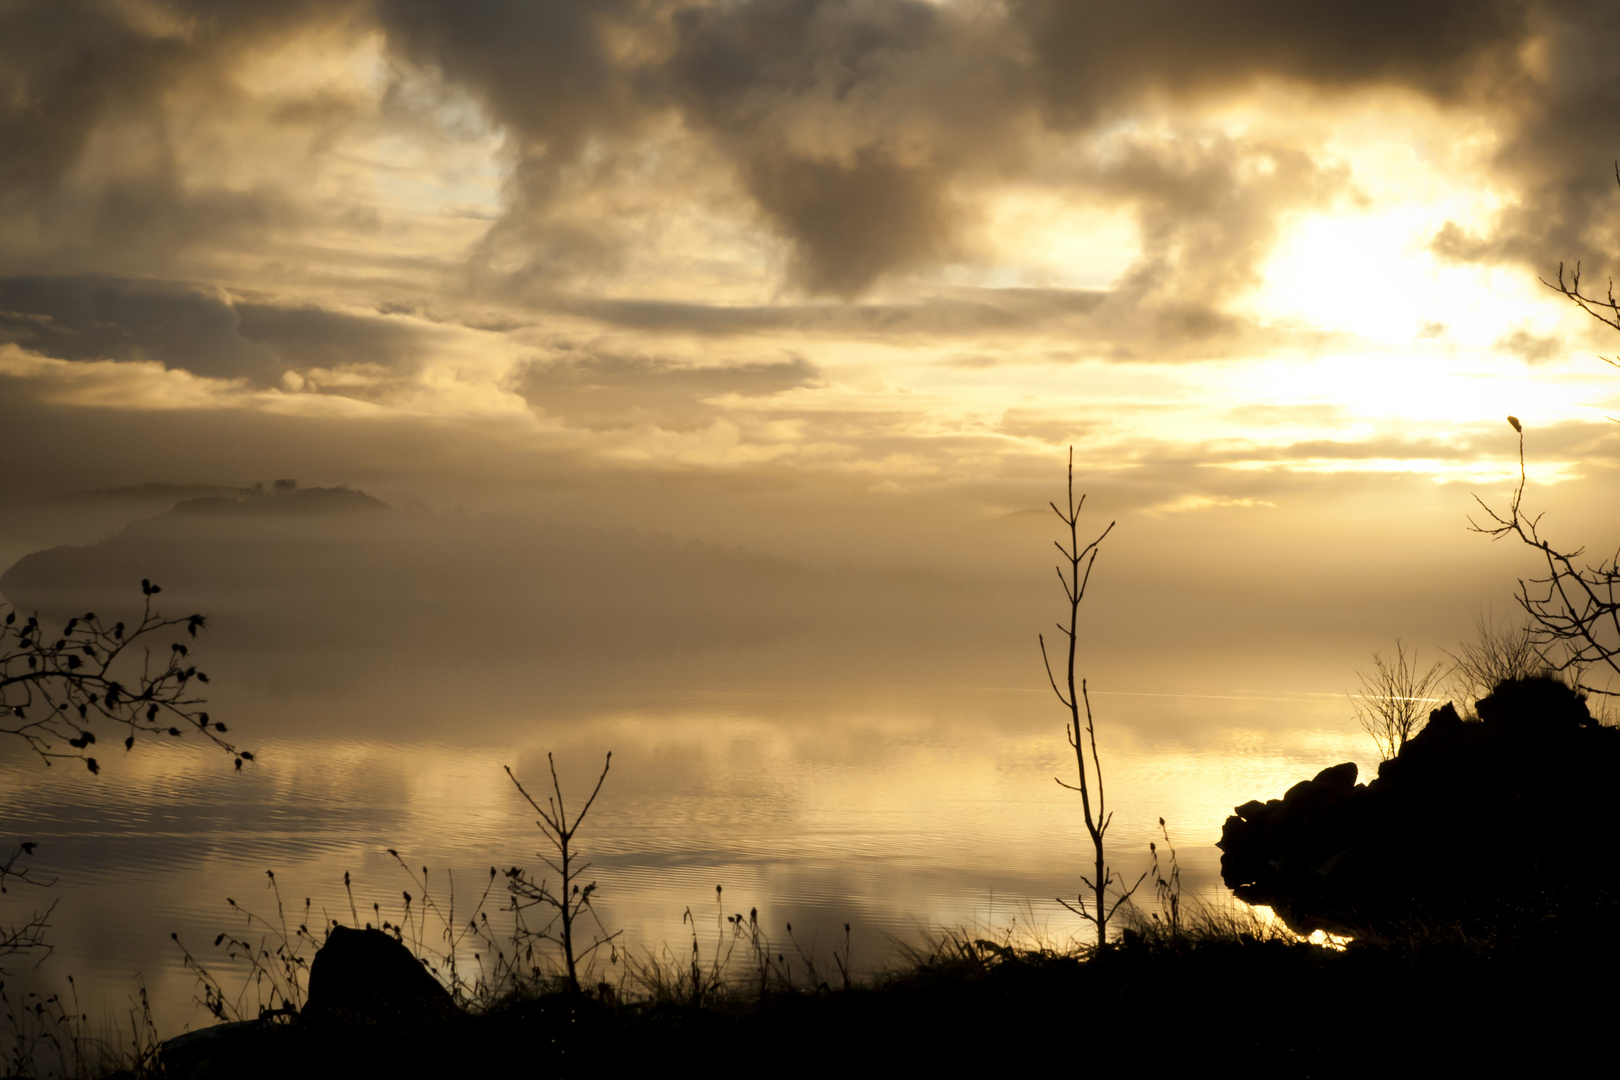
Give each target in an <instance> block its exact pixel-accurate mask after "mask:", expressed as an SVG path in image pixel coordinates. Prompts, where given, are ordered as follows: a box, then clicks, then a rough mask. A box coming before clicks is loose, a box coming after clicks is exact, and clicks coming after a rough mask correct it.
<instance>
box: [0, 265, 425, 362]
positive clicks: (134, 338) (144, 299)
mask: <svg viewBox="0 0 1620 1080" xmlns="http://www.w3.org/2000/svg"><path fill="white" fill-rule="evenodd" d="M0 341H7V342H12V343H15V344H17V345H20V346H22V347H24V348H26V349H29V350H31V351H33V352H37V353H39V354H41V355H43V356H50V357H54V358H56V359H59V360H155V361H158V362H161V363H162V364H163V365H164V366H165V367H168V368H176V369H183V370H186V371H190V372H192V373H193V374H196V375H203V376H207V377H211V378H221V379H247V380H248V381H249V382H251V383H254V384H256V385H268V384H270V383H273V382H274V381H275V380H276V379H278V378H279V377H280V376H281V373H282V372H284V371H286V370H289V369H292V368H307V367H312V366H318V367H325V368H338V367H346V366H355V365H376V366H380V367H385V368H390V369H399V368H405V367H408V366H409V364H410V363H411V362H412V361H413V360H414V359H415V357H416V356H417V355H419V353H420V351H421V346H422V334H421V332H420V331H418V330H416V329H415V328H412V327H409V326H407V325H405V324H403V323H401V322H399V321H398V320H391V319H387V318H382V317H371V316H360V315H350V314H346V313H343V312H335V311H327V310H322V309H319V308H313V307H287V306H279V305H275V304H270V303H263V302H257V303H256V302H248V301H241V300H236V299H234V298H232V297H231V296H230V295H229V294H227V293H225V292H224V291H223V290H221V289H217V288H210V287H207V286H202V285H194V284H190V283H186V282H175V281H143V280H131V279H126V278H115V277H109V276H105V275H82V276H76V277H15V278H0Z"/></svg>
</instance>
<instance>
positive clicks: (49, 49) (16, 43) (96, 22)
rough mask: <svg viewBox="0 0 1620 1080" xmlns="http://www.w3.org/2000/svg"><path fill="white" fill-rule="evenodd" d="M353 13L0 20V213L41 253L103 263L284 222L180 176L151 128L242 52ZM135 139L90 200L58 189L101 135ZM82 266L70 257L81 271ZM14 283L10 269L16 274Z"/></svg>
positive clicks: (226, 7) (120, 12)
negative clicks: (111, 255) (90, 254)
mask: <svg viewBox="0 0 1620 1080" xmlns="http://www.w3.org/2000/svg"><path fill="white" fill-rule="evenodd" d="M362 7H363V5H362V4H360V3H358V2H340V3H332V4H318V3H313V2H302V0H295V2H290V3H280V2H274V0H236V2H224V3H203V2H201V0H177V2H171V3H168V4H162V5H154V6H152V7H151V8H149V9H147V10H145V11H144V12H142V11H141V10H140V9H137V8H136V7H135V6H134V5H130V6H128V7H120V6H117V5H108V4H103V3H95V2H91V0H60V2H53V3H29V2H24V3H17V4H8V5H5V7H4V8H3V9H0V147H4V148H5V149H4V153H0V208H4V210H5V211H6V213H7V214H8V215H9V216H11V217H12V218H13V222H12V223H13V225H15V224H16V223H18V222H23V223H32V224H33V225H35V226H36V227H37V228H38V231H39V232H40V233H41V234H43V235H44V236H45V237H46V238H47V239H49V238H53V237H54V238H55V239H57V240H58V241H64V240H68V239H69V238H71V239H72V240H76V241H78V242H79V243H84V242H88V243H90V244H93V245H94V246H95V248H96V249H97V250H98V251H100V252H101V253H102V254H103V255H105V254H107V249H122V248H131V249H140V250H146V251H149V252H150V251H170V250H174V249H176V248H179V247H182V246H184V245H185V244H187V243H191V242H195V241H197V240H200V239H209V240H212V241H214V242H221V241H225V242H228V241H229V240H231V239H232V238H233V237H235V236H236V234H239V233H240V232H241V231H242V230H243V229H248V230H251V229H254V228H257V227H261V226H263V225H265V224H268V223H271V222H278V223H286V222H287V221H288V220H289V219H290V217H291V216H292V211H291V209H290V206H289V204H288V202H287V201H286V200H284V199H282V198H280V197H279V196H278V195H277V194H276V193H274V192H265V191H241V190H225V189H220V188H214V187H210V186H207V185H201V186H199V185H196V184H193V183H190V182H188V179H189V178H187V177H185V176H183V175H181V171H180V166H179V165H178V164H177V162H176V161H175V158H174V155H173V152H172V147H171V146H170V145H169V141H170V140H169V133H168V132H167V130H166V129H165V126H164V125H163V124H162V123H161V121H160V120H159V114H160V112H161V109H162V104H163V97H164V95H165V94H168V93H170V92H173V91H174V90H175V89H176V88H177V87H179V86H180V85H181V84H182V83H183V82H185V81H187V80H190V81H192V82H193V83H198V84H202V85H203V86H205V87H206V86H208V85H209V84H212V83H216V82H220V81H222V80H223V78H224V76H225V74H226V72H227V71H228V69H229V67H230V65H231V64H232V63H233V62H234V61H235V60H236V59H237V58H238V57H240V56H241V55H242V54H243V53H244V52H246V51H249V50H252V49H257V48H262V47H264V46H265V45H267V44H269V43H272V42H274V41H275V40H277V39H278V38H280V37H282V36H284V35H286V34H289V33H293V32H297V31H300V30H304V29H308V28H309V27H310V26H311V25H316V24H326V23H334V22H341V21H343V20H346V19H350V18H352V17H353V16H354V15H355V13H356V12H357V11H359V10H361V8H362ZM107 127H122V128H124V129H126V130H128V131H132V132H139V133H140V136H141V139H140V141H141V145H142V154H141V155H140V160H139V161H136V162H130V163H120V167H119V171H118V172H117V173H116V174H115V175H112V176H109V177H104V178H102V180H103V183H102V184H101V185H100V187H99V188H97V189H95V190H91V191H88V192H69V191H68V190H66V189H65V188H64V187H63V186H62V181H63V180H64V177H66V175H67V174H68V173H69V171H70V170H71V169H72V168H73V167H74V166H75V165H76V164H77V163H78V162H79V161H80V160H81V158H82V157H83V156H84V154H85V152H86V149H87V147H88V145H89V144H90V142H91V140H92V138H93V136H95V135H96V133H97V132H98V130H101V129H104V128H107ZM83 254H84V253H83V252H80V253H79V257H80V258H81V259H82V257H83ZM13 269H18V268H16V267H13Z"/></svg>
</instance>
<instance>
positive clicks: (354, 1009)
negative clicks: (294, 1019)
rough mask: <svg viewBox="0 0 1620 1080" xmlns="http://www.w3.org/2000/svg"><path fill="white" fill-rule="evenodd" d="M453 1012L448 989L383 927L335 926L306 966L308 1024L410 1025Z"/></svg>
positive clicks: (306, 1016)
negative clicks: (379, 928) (381, 928)
mask: <svg viewBox="0 0 1620 1080" xmlns="http://www.w3.org/2000/svg"><path fill="white" fill-rule="evenodd" d="M454 1012H455V1006H454V1004H453V1003H452V1001H451V999H450V994H449V991H447V990H445V988H444V987H443V986H441V985H440V984H439V981H438V980H437V979H435V978H434V977H433V976H432V975H431V974H430V973H429V972H428V971H427V969H426V968H425V967H423V965H422V962H421V961H420V960H418V959H416V957H414V956H412V955H411V951H410V950H409V949H407V948H406V947H405V946H404V945H403V944H401V943H400V942H399V941H398V940H397V939H395V938H394V937H393V936H391V935H389V934H386V933H384V932H383V931H381V930H372V929H369V928H368V929H365V930H356V929H353V928H352V927H347V926H335V927H333V928H332V932H331V933H330V934H328V935H327V938H326V944H324V945H322V946H321V947H320V949H319V950H317V951H316V953H315V959H314V961H313V962H312V963H311V964H310V966H309V1001H308V1003H307V1004H306V1005H305V1006H304V1010H303V1013H302V1018H303V1019H304V1020H307V1021H309V1022H311V1023H315V1024H324V1023H343V1024H369V1025H376V1026H383V1027H393V1028H409V1027H416V1026H420V1025H422V1024H432V1023H437V1022H440V1021H443V1020H445V1019H447V1018H448V1017H450V1016H451V1015H453V1014H454Z"/></svg>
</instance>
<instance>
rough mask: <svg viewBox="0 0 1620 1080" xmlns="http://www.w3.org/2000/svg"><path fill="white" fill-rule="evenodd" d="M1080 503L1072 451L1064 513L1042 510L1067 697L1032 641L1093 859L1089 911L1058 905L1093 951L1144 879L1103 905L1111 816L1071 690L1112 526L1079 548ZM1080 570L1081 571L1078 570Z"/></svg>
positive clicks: (1089, 731)
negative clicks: (1076, 919) (1059, 709)
mask: <svg viewBox="0 0 1620 1080" xmlns="http://www.w3.org/2000/svg"><path fill="white" fill-rule="evenodd" d="M1085 504H1086V497H1085V496H1084V495H1081V496H1080V499H1079V501H1078V502H1076V501H1075V497H1074V447H1072V446H1071V447H1069V488H1068V497H1067V500H1066V502H1065V505H1066V507H1067V510H1066V511H1065V510H1059V509H1058V506H1057V503H1055V502H1050V503H1048V504H1047V505H1048V506H1050V507H1051V508H1052V512H1053V513H1055V514H1056V515H1057V516H1058V520H1060V521H1062V522H1063V524H1064V525H1066V526H1068V529H1069V546H1068V547H1064V546H1063V543H1062V541H1060V540H1054V541H1052V543H1053V545H1054V546H1056V547H1057V549H1058V551H1059V552H1061V553H1062V554H1063V558H1064V559H1065V561H1067V562H1068V564H1069V570H1068V573H1067V574H1065V573H1064V570H1063V567H1062V566H1059V567H1057V575H1058V580H1059V581H1061V582H1062V583H1063V595H1064V596H1065V597H1067V598H1068V601H1069V625H1068V626H1064V625H1063V624H1062V623H1058V624H1057V628H1058V630H1060V631H1062V632H1063V633H1064V634H1065V635H1067V636H1068V639H1069V663H1068V674H1067V686H1068V693H1064V691H1063V688H1062V687H1060V686H1059V685H1058V681H1057V678H1056V676H1054V675H1053V674H1052V659H1051V657H1050V656H1049V655H1048V654H1047V651H1046V635H1044V634H1041V635H1038V636H1039V639H1040V643H1041V660H1042V661H1043V662H1044V663H1045V664H1046V678H1047V681H1048V682H1050V683H1051V684H1052V692H1053V693H1054V694H1056V695H1057V697H1058V700H1059V701H1061V702H1062V703H1063V707H1064V708H1066V709H1068V710H1069V722H1068V725H1067V734H1068V739H1069V746H1070V747H1072V748H1073V749H1074V761H1075V767H1076V770H1077V771H1078V773H1079V779H1080V783H1079V784H1070V783H1068V782H1066V781H1064V780H1063V779H1061V778H1059V777H1053V779H1055V780H1057V782H1058V784H1059V785H1061V786H1062V787H1065V788H1068V789H1069V790H1070V791H1075V792H1079V794H1080V808H1081V811H1082V813H1083V814H1084V816H1085V823H1086V832H1087V834H1089V835H1090V837H1091V846H1092V851H1093V854H1094V856H1095V867H1094V870H1093V872H1092V875H1091V876H1090V877H1087V876H1086V875H1084V874H1082V875H1081V877H1080V880H1081V882H1082V883H1083V884H1084V885H1085V887H1086V888H1087V889H1089V890H1090V891H1091V892H1092V894H1093V899H1092V901H1091V907H1090V910H1088V909H1087V904H1086V898H1085V895H1084V894H1081V895H1079V896H1077V897H1076V898H1075V903H1073V904H1071V903H1069V902H1068V901H1067V900H1065V899H1063V898H1062V897H1059V898H1058V903H1060V904H1062V905H1063V906H1064V907H1066V908H1068V909H1069V910H1070V911H1072V912H1074V913H1075V914H1076V915H1079V916H1080V917H1081V918H1083V919H1086V920H1087V921H1089V922H1091V923H1092V924H1093V925H1095V926H1096V927H1097V945H1098V947H1099V948H1100V947H1104V946H1106V945H1107V944H1108V920H1109V919H1110V918H1112V917H1113V916H1114V913H1115V912H1117V911H1118V910H1119V906H1120V905H1121V904H1123V903H1125V902H1126V901H1128V900H1129V899H1130V898H1131V894H1132V893H1134V892H1135V891H1136V889H1137V886H1139V885H1141V884H1142V882H1143V880H1144V879H1146V877H1147V874H1146V873H1145V872H1144V873H1143V875H1142V876H1141V877H1139V878H1137V879H1136V884H1135V885H1132V886H1131V887H1130V888H1129V889H1122V890H1119V891H1118V894H1117V895H1116V896H1115V897H1114V900H1113V903H1112V905H1110V903H1109V900H1108V888H1109V886H1111V885H1113V884H1114V883H1115V882H1116V881H1118V880H1120V879H1118V878H1116V877H1115V876H1114V871H1113V868H1112V867H1110V866H1109V865H1108V860H1107V858H1106V857H1105V855H1104V852H1103V839H1104V837H1105V836H1106V834H1107V832H1108V826H1109V825H1110V824H1112V823H1113V820H1114V815H1113V813H1112V812H1110V811H1109V810H1108V807H1107V802H1106V799H1105V797H1104V793H1103V776H1102V760H1101V759H1100V758H1099V757H1098V756H1097V727H1096V722H1095V720H1094V719H1093V717H1092V713H1091V695H1090V693H1089V692H1088V690H1087V687H1086V680H1085V679H1083V678H1082V679H1081V680H1080V685H1079V688H1078V690H1076V687H1075V674H1074V668H1075V653H1076V650H1077V648H1078V645H1079V641H1078V637H1077V635H1078V632H1079V623H1080V602H1081V601H1082V600H1084V599H1085V596H1086V585H1087V584H1088V583H1089V582H1090V581H1091V567H1092V565H1093V564H1095V563H1096V561H1097V551H1098V547H1099V545H1100V544H1101V543H1102V542H1103V538H1104V537H1106V536H1107V535H1108V534H1109V533H1110V532H1112V531H1113V529H1114V524H1115V523H1114V522H1112V521H1110V522H1109V523H1108V527H1107V528H1105V529H1104V530H1103V531H1102V532H1101V533H1100V534H1098V536H1097V538H1096V539H1095V540H1093V541H1091V543H1089V544H1087V545H1085V546H1084V547H1081V546H1080V511H1081V510H1082V509H1083V508H1084V507H1085ZM1082 563H1083V564H1084V569H1083V570H1082V566H1081V564H1082ZM1082 704H1084V706H1085V713H1086V725H1085V730H1084V732H1082V731H1081V728H1080V709H1081V705H1082ZM1088 751H1089V752H1090V754H1091V763H1090V765H1089V766H1088V765H1087V763H1086V754H1087V752H1088ZM1093 781H1095V795H1096V799H1095V802H1094V801H1093V798H1092V795H1093Z"/></svg>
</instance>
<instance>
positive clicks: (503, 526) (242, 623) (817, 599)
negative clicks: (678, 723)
mask: <svg viewBox="0 0 1620 1080" xmlns="http://www.w3.org/2000/svg"><path fill="white" fill-rule="evenodd" d="M147 577H149V578H151V579H152V580H154V581H158V582H160V583H161V584H162V585H163V586H164V589H165V597H164V599H165V600H169V599H170V598H171V597H172V598H173V600H172V601H171V603H175V602H178V603H183V604H184V605H185V606H186V607H188V608H194V609H196V610H200V611H205V612H207V613H208V614H209V615H210V616H211V617H212V618H214V619H216V621H218V622H230V623H234V624H237V625H238V626H239V627H248V626H250V627H251V628H252V629H251V632H250V633H251V636H252V638H253V639H254V640H256V641H258V642H261V643H263V644H265V645H274V644H278V643H281V642H284V641H288V640H294V641H306V642H312V641H317V640H325V641H327V642H329V643H337V642H340V641H341V642H343V643H345V644H349V645H354V644H362V643H366V642H369V643H372V644H375V645H382V646H388V647H392V646H396V645H398V644H400V643H401V642H422V641H424V640H426V641H431V642H432V648H433V650H434V651H435V652H439V653H444V652H452V653H454V652H458V651H463V650H472V651H478V652H488V651H495V652H502V651H506V650H508V649H509V648H515V649H518V650H519V651H521V650H522V649H527V648H533V647H535V646H537V645H544V646H545V647H546V648H548V649H551V650H556V649H559V648H561V649H577V648H589V647H597V646H603V645H609V644H618V645H623V644H625V643H630V642H634V643H639V644H641V645H653V644H662V645H665V646H669V647H687V646H700V645H703V644H705V643H715V642H719V641H726V640H739V639H741V640H752V639H757V638H759V637H761V636H769V635H772V634H781V633H785V632H789V631H791V630H793V629H794V628H795V627H798V626H802V625H804V623H805V622H806V620H807V619H813V618H814V615H815V611H816V609H818V608H819V607H820V606H822V605H821V601H822V600H824V599H825V598H826V596H827V593H828V579H826V578H825V577H824V576H823V575H820V574H817V573H815V572H813V571H811V570H808V569H806V568H804V567H801V566H796V565H794V564H792V563H789V562H786V561H784V560H781V559H775V558H771V557H769V556H764V555H758V554H754V553H750V552H745V551H740V550H727V549H725V548H721V547H719V546H717V545H712V544H702V543H697V542H693V541H684V542H683V541H677V540H675V539H674V538H672V537H667V536H648V535H644V534H641V533H637V532H634V531H631V530H628V529H619V530H613V529H578V528H571V527H567V526H562V525H556V524H535V523H531V522H523V521H518V520H513V519H507V518H500V517H495V516H490V515H483V516H478V517H468V516H464V515H447V516H435V515H433V514H430V513H426V512H411V511H401V510H396V509H394V508H392V507H390V506H388V505H387V504H385V503H383V502H381V501H379V500H377V499H375V498H372V497H371V496H370V495H367V494H365V493H364V492H361V491H354V490H349V489H345V488H305V489H301V490H295V491H279V492H273V493H268V494H265V493H259V494H249V495H246V496H239V497H223V496H210V497H205V498H200V499H192V500H188V501H185V502H182V503H180V504H179V505H178V506H176V507H174V509H173V510H171V511H170V512H169V513H166V514H162V515H159V516H157V517H154V518H150V519H148V520H144V521H138V522H135V523H133V524H131V525H129V526H127V527H126V528H124V529H123V530H122V531H121V532H119V533H118V534H117V535H116V536H113V537H111V538H110V539H108V540H106V541H104V542H102V543H98V544H92V545H88V546H81V547H57V548H52V549H50V550H47V551H41V552H36V553H34V554H31V555H28V556H25V557H24V558H22V559H21V560H19V561H18V562H17V563H16V564H15V565H14V566H12V567H11V568H10V569H9V570H7V571H6V572H5V574H4V575H0V591H3V592H4V594H5V596H6V597H7V598H8V599H10V600H11V601H12V602H13V603H15V604H17V605H18V606H19V607H21V608H23V609H24V610H30V611H32V610H39V611H41V612H46V613H51V614H55V615H62V616H65V615H68V614H75V613H79V612H83V611H86V610H95V609H108V608H117V607H127V606H128V605H129V604H130V602H131V600H132V598H134V599H138V596H137V595H136V594H135V590H134V584H135V583H136V582H139V581H140V580H141V579H142V578H147Z"/></svg>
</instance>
